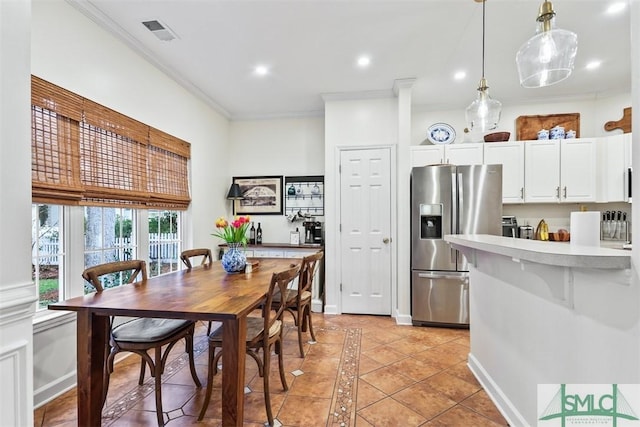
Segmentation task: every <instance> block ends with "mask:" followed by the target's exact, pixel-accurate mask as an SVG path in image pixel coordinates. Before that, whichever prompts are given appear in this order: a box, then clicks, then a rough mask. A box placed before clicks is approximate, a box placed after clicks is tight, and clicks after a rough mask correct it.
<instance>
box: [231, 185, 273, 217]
mask: <svg viewBox="0 0 640 427" xmlns="http://www.w3.org/2000/svg"><path fill="white" fill-rule="evenodd" d="M282 181H283V177H282V176H234V177H233V183H234V184H238V185H239V186H240V191H241V192H242V195H243V197H244V198H243V199H240V200H234V201H233V214H234V215H282V212H283V198H282V194H283V193H282Z"/></svg>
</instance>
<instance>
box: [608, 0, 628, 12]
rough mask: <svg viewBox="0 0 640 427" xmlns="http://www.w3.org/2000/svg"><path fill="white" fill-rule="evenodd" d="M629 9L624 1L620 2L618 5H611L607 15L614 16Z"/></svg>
mask: <svg viewBox="0 0 640 427" xmlns="http://www.w3.org/2000/svg"><path fill="white" fill-rule="evenodd" d="M626 7H627V4H626V3H625V2H623V1H619V2H616V3H611V5H610V6H609V7H608V8H607V13H608V14H609V15H613V14H614V13H618V12H622V11H623V10H625V9H626Z"/></svg>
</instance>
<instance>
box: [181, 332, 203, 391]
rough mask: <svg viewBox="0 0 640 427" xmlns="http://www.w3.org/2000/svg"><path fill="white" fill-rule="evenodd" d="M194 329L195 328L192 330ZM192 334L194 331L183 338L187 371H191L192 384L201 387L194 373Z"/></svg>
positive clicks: (196, 374)
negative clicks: (187, 364) (186, 356)
mask: <svg viewBox="0 0 640 427" xmlns="http://www.w3.org/2000/svg"><path fill="white" fill-rule="evenodd" d="M194 329H195V328H194ZM193 333H194V330H192V331H191V333H190V334H188V335H187V336H185V337H184V340H185V347H186V348H185V352H186V353H187V354H188V355H189V369H190V370H191V378H193V382H194V383H195V385H196V387H198V388H200V387H202V384H201V383H200V378H198V373H197V372H196V362H195V360H193Z"/></svg>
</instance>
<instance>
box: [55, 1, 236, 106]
mask: <svg viewBox="0 0 640 427" xmlns="http://www.w3.org/2000/svg"><path fill="white" fill-rule="evenodd" d="M66 2H67V3H69V4H70V5H71V6H73V7H74V8H75V9H77V10H78V11H79V12H80V13H82V14H83V15H84V16H86V17H87V18H89V19H90V20H92V21H93V22H95V23H96V24H98V25H99V26H100V27H101V28H103V29H104V30H106V31H107V32H108V33H109V34H112V35H113V36H115V37H116V38H118V39H119V40H120V41H122V42H123V43H124V44H126V45H127V46H128V47H129V48H131V49H132V50H133V51H135V52H137V53H138V54H139V55H140V56H142V57H143V58H144V59H145V60H146V61H147V62H149V63H150V64H152V65H153V66H154V67H156V68H157V69H159V70H160V71H162V72H163V73H164V74H166V75H167V76H168V77H170V78H171V79H173V80H174V81H175V82H176V83H178V84H179V85H180V86H182V87H184V88H185V89H186V90H187V91H189V92H190V93H192V94H193V95H194V96H196V97H198V98H199V99H201V100H202V101H203V102H205V103H206V104H207V105H209V106H210V107H211V108H213V109H214V110H215V111H217V112H218V113H220V114H221V115H223V116H224V117H225V118H227V119H231V114H230V113H229V111H227V110H226V109H225V108H224V107H223V106H221V105H220V104H218V103H217V102H216V101H215V100H213V99H212V98H211V97H209V96H207V95H206V94H205V93H204V92H203V91H202V90H201V89H200V88H199V87H197V86H196V85H194V84H193V83H191V82H189V81H188V80H186V79H184V78H183V77H182V76H181V75H180V73H179V72H177V71H176V70H174V69H173V68H170V67H167V66H166V65H164V64H163V63H161V62H160V61H158V60H157V59H156V58H155V57H154V56H153V54H152V53H151V52H149V51H148V50H147V49H145V48H144V46H142V45H141V44H140V43H138V41H137V40H136V39H135V38H134V37H132V36H131V34H129V33H128V32H126V31H125V30H124V29H123V28H122V27H121V26H119V25H118V24H117V23H115V22H114V21H113V20H112V19H110V18H109V17H107V16H106V15H105V14H104V13H102V11H101V10H100V9H98V8H97V7H96V6H94V5H93V4H92V3H91V2H89V1H87V0H66Z"/></svg>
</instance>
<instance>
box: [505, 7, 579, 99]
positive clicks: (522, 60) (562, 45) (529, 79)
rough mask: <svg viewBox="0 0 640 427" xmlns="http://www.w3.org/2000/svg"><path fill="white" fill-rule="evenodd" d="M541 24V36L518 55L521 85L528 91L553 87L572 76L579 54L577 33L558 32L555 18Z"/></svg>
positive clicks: (537, 36) (521, 49)
mask: <svg viewBox="0 0 640 427" xmlns="http://www.w3.org/2000/svg"><path fill="white" fill-rule="evenodd" d="M547 3H549V2H545V3H544V4H547ZM548 7H549V8H550V7H551V6H548ZM551 12H552V13H553V10H551ZM541 19H543V20H542V21H541ZM545 19H546V20H545ZM538 21H539V26H538V31H537V34H536V35H534V36H533V37H531V38H530V39H529V40H527V41H526V42H525V43H524V44H523V45H522V46H521V47H520V50H518V53H517V54H516V64H517V65H518V75H519V77H520V84H521V85H522V86H523V87H526V88H538V87H544V86H551V85H553V84H556V83H559V82H561V81H562V80H564V79H566V78H567V77H569V76H570V75H571V72H572V71H573V63H574V60H575V58H576V53H577V52H578V36H577V35H576V33H574V32H571V31H568V30H559V29H555V28H554V27H555V22H554V21H555V18H553V17H551V18H544V17H542V18H539V19H538Z"/></svg>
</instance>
